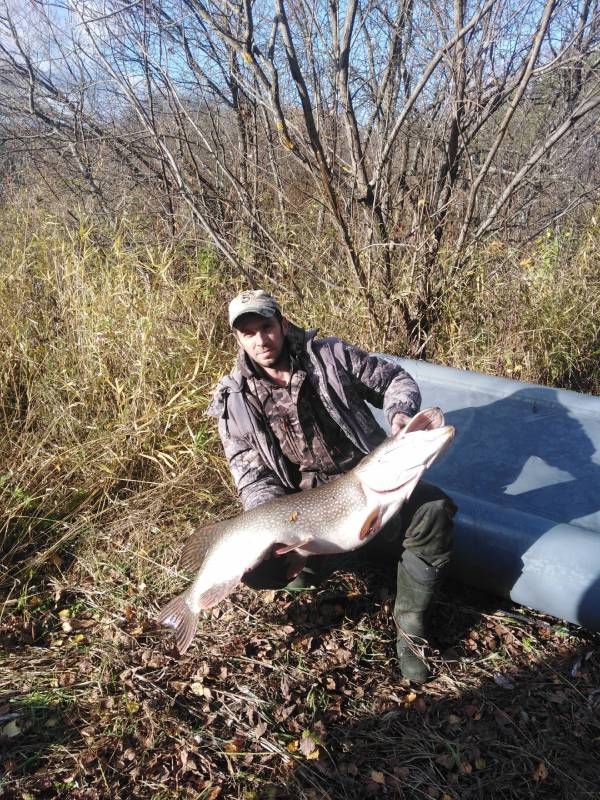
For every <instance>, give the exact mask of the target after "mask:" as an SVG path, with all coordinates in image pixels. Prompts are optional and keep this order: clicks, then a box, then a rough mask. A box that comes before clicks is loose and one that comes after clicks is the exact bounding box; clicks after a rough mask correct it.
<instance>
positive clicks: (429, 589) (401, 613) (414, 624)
mask: <svg viewBox="0 0 600 800" xmlns="http://www.w3.org/2000/svg"><path fill="white" fill-rule="evenodd" d="M421 563H422V564H423V563H424V562H421ZM426 566H429V565H426ZM429 570H430V575H427V576H425V575H422V574H421V575H419V578H420V579H421V580H417V579H416V578H415V577H413V575H411V574H410V573H409V572H408V570H407V568H406V565H405V563H403V562H402V561H401V562H400V563H399V564H398V580H397V594H396V603H395V605H394V621H395V623H396V628H397V630H398V635H397V638H396V651H397V653H398V662H399V666H400V672H401V673H402V675H403V677H405V678H408V680H410V681H413V682H414V683H424V682H425V681H427V680H428V679H429V678H430V673H429V668H428V666H427V660H426V658H425V656H424V654H423V651H424V646H425V645H426V644H427V640H426V634H425V613H426V611H427V609H428V608H429V605H430V603H431V601H432V599H433V595H434V594H435V590H436V588H437V586H438V585H439V582H440V581H439V575H438V574H437V573H438V570H436V569H435V568H434V567H429ZM423 571H424V570H423ZM431 573H433V574H431ZM423 578H426V580H425V582H422V581H423Z"/></svg>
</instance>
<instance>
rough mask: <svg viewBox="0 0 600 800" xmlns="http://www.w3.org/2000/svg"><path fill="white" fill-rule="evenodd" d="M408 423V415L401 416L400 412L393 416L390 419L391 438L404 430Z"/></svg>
mask: <svg viewBox="0 0 600 800" xmlns="http://www.w3.org/2000/svg"><path fill="white" fill-rule="evenodd" d="M409 422H410V417H409V416H408V414H403V413H402V412H401V411H398V412H397V413H396V414H394V416H393V418H392V436H394V435H395V434H396V433H400V431H401V430H402V429H403V428H406V426H407V425H408V423H409Z"/></svg>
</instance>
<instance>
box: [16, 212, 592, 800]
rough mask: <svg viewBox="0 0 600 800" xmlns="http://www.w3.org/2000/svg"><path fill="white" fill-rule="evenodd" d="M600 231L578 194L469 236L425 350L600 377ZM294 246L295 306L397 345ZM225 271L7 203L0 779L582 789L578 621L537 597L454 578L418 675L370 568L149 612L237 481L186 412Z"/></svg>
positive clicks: (222, 319)
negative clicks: (511, 225) (543, 606)
mask: <svg viewBox="0 0 600 800" xmlns="http://www.w3.org/2000/svg"><path fill="white" fill-rule="evenodd" d="M126 227H127V226H125V225H124V224H123V225H122V226H121V228H122V229H125V228H126ZM599 245H600V227H599V226H598V223H597V217H594V216H591V217H590V218H589V219H587V220H586V221H585V223H582V224H581V226H580V227H579V228H573V229H564V230H556V231H554V232H553V233H551V234H549V235H544V236H543V237H541V238H540V239H538V240H536V241H534V242H532V243H530V244H528V245H526V246H523V247H522V248H520V249H518V248H516V247H514V246H509V245H505V244H503V243H501V242H499V241H492V242H489V243H487V244H486V245H485V246H482V247H481V248H480V249H479V250H477V251H476V252H474V254H473V255H472V257H471V261H470V262H469V263H468V264H467V265H466V266H465V269H464V270H462V271H461V273H460V277H459V278H457V281H456V282H455V283H453V284H452V285H451V288H449V289H448V291H447V292H446V293H445V294H444V295H443V296H442V297H441V298H440V299H439V308H438V309H437V310H436V322H435V325H434V327H433V329H432V331H431V335H430V340H429V342H428V352H429V354H430V358H431V359H432V360H434V361H438V362H441V363H445V364H449V365H452V366H457V367H463V368H469V369H475V370H481V371H484V372H488V373H492V374H498V375H504V376H507V377H513V378H518V379H520V380H525V381H532V382H541V383H547V384H551V385H556V386H563V387H566V388H574V389H577V390H582V391H588V392H595V393H598V392H600V358H599V355H600V344H599V331H600V291H599V275H600V262H599V260H598V259H599V257H598V252H599V251H600V247H599ZM315 258H316V259H317V256H315ZM317 260H318V259H317ZM287 269H288V268H287V267H285V268H284V267H283V266H281V265H279V267H278V269H277V273H276V278H275V277H273V276H272V277H270V278H269V279H267V280H266V285H267V288H270V289H271V290H273V291H274V292H276V293H277V294H278V296H280V297H281V298H282V301H283V305H284V308H285V310H286V311H287V312H288V314H289V315H290V316H291V317H292V318H293V319H294V320H296V321H298V322H299V323H301V324H304V325H306V326H318V327H319V328H320V329H321V331H322V332H324V333H330V332H331V333H333V332H335V333H336V334H338V335H341V336H343V337H344V338H347V339H348V340H350V341H353V342H357V343H359V344H361V345H362V346H364V347H365V348H369V349H373V350H380V349H385V350H386V351H387V352H393V353H398V354H403V353H405V352H406V345H407V343H406V340H405V338H404V336H405V333H404V329H402V330H400V329H398V330H396V329H393V330H392V331H391V333H390V332H388V333H387V334H386V336H387V338H386V340H385V341H384V340H383V338H382V334H380V333H379V332H378V329H377V327H376V326H375V325H371V324H370V318H369V314H368V309H367V307H366V305H365V301H364V299H363V298H362V296H361V295H360V293H359V292H358V290H356V289H354V288H353V286H352V284H349V285H339V281H340V276H339V274H338V275H334V274H333V273H332V274H328V270H332V269H333V267H332V266H331V264H330V263H329V262H328V263H327V264H325V265H324V266H323V270H322V273H321V274H322V277H323V278H325V279H326V280H329V283H330V285H329V288H327V289H323V288H316V287H315V284H314V280H313V279H312V276H311V275H310V274H309V273H307V274H306V275H303V272H302V269H301V265H299V264H295V265H293V268H292V267H291V266H290V267H289V270H290V271H289V272H287V271H286V270H287ZM402 274H404V273H402ZM403 281H405V282H404V283H402V284H400V285H398V286H397V287H396V288H395V296H397V297H404V298H407V297H410V293H411V283H410V276H409V275H408V274H406V276H405V277H404V278H403ZM241 285H242V284H241V283H240V280H239V278H238V277H233V276H232V273H231V271H230V269H229V268H228V267H227V265H225V264H223V263H222V262H221V261H220V260H219V259H218V258H217V257H216V256H215V255H214V254H213V253H211V252H208V251H206V250H202V251H196V250H195V249H194V248H193V247H192V246H191V245H190V246H189V247H184V246H183V245H182V244H181V243H179V244H169V245H164V246H162V245H153V244H149V243H148V242H147V241H144V236H142V235H141V234H140V235H139V236H138V235H136V233H135V231H134V230H133V229H129V230H128V231H127V236H125V235H124V234H123V230H121V231H117V232H116V233H115V232H113V233H112V234H111V233H109V232H107V231H106V230H103V229H101V228H100V227H97V226H95V225H94V224H93V223H92V222H90V221H86V220H85V219H82V221H81V223H80V224H79V226H78V227H77V228H76V229H75V230H73V229H69V228H67V227H66V226H63V225H62V224H61V223H59V222H58V220H57V219H54V218H53V217H51V216H50V215H48V216H44V215H42V214H40V213H39V212H38V213H35V214H33V213H32V212H26V211H20V210H19V209H18V208H17V207H13V209H12V210H10V211H9V210H8V209H5V211H4V212H3V215H2V217H1V218H0V319H1V320H2V323H1V324H0V346H1V348H2V353H3V359H2V361H1V363H0V397H1V405H0V410H1V413H0V463H1V465H2V466H1V469H0V509H1V516H0V525H1V527H0V552H1V565H2V566H1V572H0V584H1V588H2V591H3V601H2V602H0V609H1V613H0V637H1V638H2V642H3V644H4V655H3V656H2V660H3V663H2V665H1V669H0V672H1V673H2V676H3V677H2V678H0V689H1V690H2V691H3V693H4V697H5V698H6V699H5V700H3V701H2V703H3V705H2V704H1V703H0V708H1V711H0V717H1V721H0V736H2V744H3V745H4V746H6V748H7V749H6V752H7V753H8V755H7V756H6V757H4V756H3V761H2V765H3V767H4V771H5V777H3V778H1V779H0V781H2V782H1V783H0V795H1V796H3V797H7V798H12V797H15V798H25V797H48V798H60V797H73V798H78V799H79V800H95V799H96V798H105V797H106V798H109V797H110V798H115V797H123V798H125V797H127V798H129V797H142V798H165V800H166V798H171V797H172V798H176V797H177V798H180V797H195V798H200V797H202V798H207V800H215V799H216V798H217V797H219V796H220V797H222V798H261V799H262V798H266V797H273V798H287V797H297V798H302V800H316V799H317V798H319V799H321V798H322V799H323V800H325V799H326V798H330V800H335V799H336V798H342V797H344V798H357V799H358V798H362V797H364V796H366V795H365V791H367V790H368V794H369V795H374V796H375V795H377V794H378V793H379V794H382V796H384V795H385V796H394V797H410V798H412V797H415V798H423V797H437V798H446V799H447V798H451V800H457V798H459V797H460V798H463V797H476V796H482V795H478V794H477V792H478V791H481V792H483V795H485V796H487V797H490V798H496V797H515V798H517V797H525V796H530V794H528V793H530V792H531V791H534V790H535V791H537V794H536V796H539V797H547V798H554V797H558V796H561V797H569V798H573V800H575V798H577V800H579V799H580V798H584V797H588V796H589V797H591V796H592V795H591V794H589V793H588V792H591V789H590V786H591V785H592V783H593V782H592V780H591V778H590V767H589V765H590V764H593V763H594V761H593V757H592V755H591V752H588V749H587V744H588V743H590V747H592V746H593V744H592V743H593V740H594V736H596V737H597V736H598V735H599V732H598V729H597V722H594V719H595V717H594V708H595V707H596V706H595V705H594V704H595V703H596V699H595V697H596V696H595V694H594V692H593V688H592V687H593V686H594V685H596V684H595V681H596V678H595V676H596V675H597V671H598V669H599V666H598V664H597V659H596V657H595V656H594V657H592V656H591V653H592V649H593V643H594V641H595V640H594V637H590V636H587V635H586V634H584V633H583V632H577V631H575V630H574V629H573V628H572V627H567V628H565V627H563V628H561V629H557V630H554V629H552V628H551V627H550V626H549V625H548V624H547V623H545V621H544V620H543V618H542V617H541V616H540V615H537V616H535V617H529V618H524V621H521V620H520V619H519V620H518V621H517V622H516V623H515V622H513V621H512V620H511V618H508V619H507V618H506V617H497V616H494V615H493V614H492V615H489V614H483V613H479V612H478V613H476V614H473V611H472V608H471V607H469V606H468V604H466V601H461V600H459V601H456V599H455V598H453V599H452V600H451V601H450V604H449V605H448V607H447V608H444V623H443V626H439V627H438V630H442V627H443V631H442V636H441V639H442V644H444V643H445V645H446V646H448V647H450V646H452V647H453V648H454V652H453V653H445V655H444V658H441V657H440V659H439V666H440V670H441V678H440V680H439V681H438V682H437V683H436V684H434V685H432V687H425V688H424V689H423V690H420V691H419V693H418V695H417V694H415V693H414V692H411V691H410V689H409V688H408V687H406V686H404V685H402V684H400V683H399V682H398V681H397V679H395V677H394V673H393V666H392V665H393V642H392V641H391V638H390V635H389V634H390V624H391V622H390V620H391V617H390V609H389V596H388V597H387V600H385V599H384V600H383V601H381V598H382V597H383V595H382V594H381V593H380V589H381V585H382V582H383V583H385V581H386V580H387V578H389V576H387V578H386V576H385V575H377V574H375V575H367V576H366V578H365V577H362V578H356V577H354V576H353V575H351V574H350V573H342V574H340V575H338V576H337V577H336V578H335V579H334V581H333V583H329V584H328V585H327V587H325V588H323V589H319V590H318V591H315V592H309V593H301V594H284V593H279V594H278V595H277V596H276V597H275V598H273V597H269V596H268V595H267V596H263V594H260V595H253V594H252V593H251V592H249V591H248V590H245V589H242V590H240V592H237V593H236V594H234V595H233V597H232V598H231V599H230V600H228V601H227V602H226V603H223V604H222V605H221V606H219V607H218V608H216V609H214V610H213V611H212V612H210V613H207V614H206V618H205V619H204V620H203V622H202V623H201V625H202V630H201V634H200V636H199V639H198V641H199V643H200V644H199V647H198V648H192V651H191V653H190V654H189V655H188V656H186V657H185V658H184V659H176V658H174V657H173V655H172V653H171V650H170V642H169V639H168V637H166V636H164V635H162V634H159V632H158V631H157V630H156V626H155V623H154V622H153V619H154V616H155V609H156V604H157V603H158V602H161V601H162V599H163V598H164V597H165V596H166V595H167V594H169V595H170V594H172V593H173V592H174V591H176V590H177V589H178V587H179V586H180V585H181V584H182V579H181V578H180V576H179V575H178V573H177V570H176V567H175V564H176V562H177V556H178V552H179V549H180V545H181V542H182V540H183V538H184V537H185V535H186V531H187V529H188V528H189V525H190V523H193V522H195V521H198V520H202V519H207V518H212V517H215V516H218V515H220V514H222V513H224V512H230V511H231V510H232V509H233V508H234V505H235V499H234V495H233V493H232V490H231V485H230V480H229V475H228V471H227V468H226V464H225V463H224V461H223V457H222V453H221V449H220V444H219V441H218V437H217V436H216V433H215V429H214V426H213V424H212V422H211V421H209V420H207V418H206V417H205V416H204V411H205V409H206V406H207V404H208V402H209V399H210V396H211V389H212V387H213V385H214V383H215V382H216V380H217V378H218V377H219V376H220V375H221V374H223V373H224V372H225V371H227V370H229V368H230V366H231V363H232V359H233V342H232V340H231V338H230V336H229V332H228V330H227V325H226V313H225V312H226V303H227V300H228V298H229V297H230V296H231V294H232V293H234V292H235V291H237V290H238V289H239V288H241ZM390 585H391V584H390ZM373 586H374V587H375V589H373ZM332 597H333V598H334V599H333V601H332ZM332 602H333V607H335V608H337V611H336V614H338V612H339V624H335V625H332V624H331V618H330V617H328V616H327V614H328V613H330V612H331V608H332ZM442 602H444V601H442ZM336 604H338V605H339V608H338V607H337V606H336ZM449 608H450V609H451V612H449V611H448V609H449ZM336 619H337V617H336ZM342 621H343V623H342ZM457 643H458V644H457ZM505 673H509V674H510V676H511V678H510V681H506V680H505V681H504V683H503V682H502V679H501V677H500V678H499V677H498V675H500V676H503V675H504V674H505ZM513 684H514V686H515V687H517V688H514V687H513V689H510V686H511V685H513ZM548 685H550V686H552V687H554V688H553V689H552V696H553V697H554V698H555V699H554V700H552V699H551V703H552V704H553V706H552V709H551V710H552V712H553V713H552V714H549V713H548V711H547V709H546V705H547V703H546V700H545V697H546V694H545V692H546V689H547V686H548ZM540 720H541V722H540ZM480 723H481V724H480ZM516 725H519V726H521V728H522V729H525V730H526V731H527V736H529V737H530V746H529V748H528V749H522V748H521V747H520V745H519V746H517V745H515V744H514V742H513V740H512V739H511V736H510V730H512V729H513V728H514V726H516ZM594 726H596V727H594ZM574 729H576V730H577V731H578V732H579V733H578V734H577V748H578V751H577V755H574V754H573V752H572V751H570V750H569V749H568V738H569V736H571V734H572V731H573V730H574ZM541 731H542V732H543V731H545V733H544V735H543V736H542V733H541ZM567 732H568V733H567ZM544 737H545V738H544ZM475 740H477V742H478V743H477V744H474V743H473V742H474V741H475ZM586 765H587V766H586ZM365 787H367V789H365ZM478 787H479V788H478ZM482 787H483V788H482ZM384 790H385V791H384Z"/></svg>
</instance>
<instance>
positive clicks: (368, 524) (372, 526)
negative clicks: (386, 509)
mask: <svg viewBox="0 0 600 800" xmlns="http://www.w3.org/2000/svg"><path fill="white" fill-rule="evenodd" d="M381 517H382V513H381V509H380V508H376V509H375V511H373V512H372V513H371V514H369V516H368V517H367V519H366V520H365V523H364V525H363V526H362V528H361V529H360V533H359V534H358V538H359V539H360V541H361V542H362V541H363V540H364V539H366V538H367V536H372V535H373V534H374V533H377V532H378V531H379V529H380V528H381Z"/></svg>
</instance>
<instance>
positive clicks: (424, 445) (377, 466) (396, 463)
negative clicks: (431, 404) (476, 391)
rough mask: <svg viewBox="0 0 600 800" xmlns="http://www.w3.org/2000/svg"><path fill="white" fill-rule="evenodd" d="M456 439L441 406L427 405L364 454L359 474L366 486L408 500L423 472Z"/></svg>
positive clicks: (371, 490)
mask: <svg viewBox="0 0 600 800" xmlns="http://www.w3.org/2000/svg"><path fill="white" fill-rule="evenodd" d="M453 439H454V428H453V427H452V425H445V424H444V415H443V414H442V412H441V411H440V409H439V408H428V409H425V410H424V411H421V412H420V413H419V414H417V415H416V416H415V417H413V418H412V419H411V421H410V422H409V424H408V425H407V426H406V427H405V428H403V430H401V431H399V432H398V433H396V434H395V435H394V436H390V437H388V438H387V439H386V440H385V441H384V442H383V443H382V444H380V445H379V447H377V448H376V449H375V450H373V452H372V453H371V454H370V455H368V456H367V457H366V458H364V459H363V460H362V461H361V462H360V464H359V465H358V466H357V467H356V468H355V470H354V473H355V476H356V477H357V478H358V479H359V480H360V482H361V484H362V486H363V488H364V489H365V490H368V491H370V492H375V493H376V494H380V495H384V494H388V493H393V494H394V497H393V498H389V502H392V501H393V502H397V501H398V500H400V499H401V500H402V501H403V500H406V499H407V498H408V497H409V496H410V493H411V492H412V490H413V489H414V487H415V485H416V483H417V481H418V480H419V479H420V477H421V475H422V474H423V473H424V472H425V470H426V469H428V467H430V466H431V465H432V464H433V462H434V461H435V460H436V459H437V458H438V457H439V456H440V455H441V454H442V453H443V452H444V450H446V449H447V448H448V447H449V446H450V444H451V442H452V440H453ZM398 495H400V497H399V496H398ZM382 502H383V498H382Z"/></svg>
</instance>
